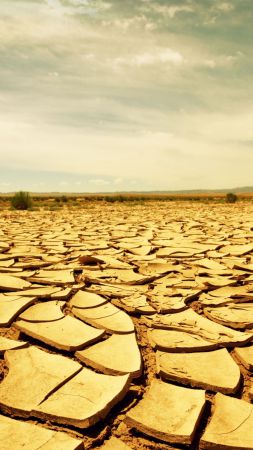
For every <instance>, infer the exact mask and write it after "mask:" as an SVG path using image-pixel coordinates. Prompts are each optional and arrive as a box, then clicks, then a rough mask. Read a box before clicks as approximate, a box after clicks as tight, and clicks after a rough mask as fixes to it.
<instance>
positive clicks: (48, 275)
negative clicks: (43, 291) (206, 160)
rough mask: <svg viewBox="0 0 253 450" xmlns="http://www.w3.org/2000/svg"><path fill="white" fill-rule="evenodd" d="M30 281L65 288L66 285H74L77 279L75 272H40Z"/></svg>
mask: <svg viewBox="0 0 253 450" xmlns="http://www.w3.org/2000/svg"><path fill="white" fill-rule="evenodd" d="M30 281H33V282H35V283H40V284H49V285H51V284H53V285H56V286H64V285H65V284H74V283H75V278H74V273H73V270H40V271H39V272H38V274H36V275H35V276H34V277H31V278H30ZM29 285H30V284H29Z"/></svg>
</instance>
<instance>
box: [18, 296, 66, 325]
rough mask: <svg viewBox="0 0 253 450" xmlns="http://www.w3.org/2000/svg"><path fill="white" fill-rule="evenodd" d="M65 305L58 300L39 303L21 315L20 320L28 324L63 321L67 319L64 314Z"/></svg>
mask: <svg viewBox="0 0 253 450" xmlns="http://www.w3.org/2000/svg"><path fill="white" fill-rule="evenodd" d="M64 305H65V302H63V301H58V300H54V301H49V302H42V303H37V304H36V305H33V306H31V307H30V308H28V309H26V310H25V311H24V312H23V313H22V314H20V315H19V319H22V320H25V321H27V322H52V321H55V320H59V319H63V318H64V317H65V316H64V314H63V312H62V308H63V306H64Z"/></svg>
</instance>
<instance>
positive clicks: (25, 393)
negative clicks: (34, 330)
mask: <svg viewBox="0 0 253 450" xmlns="http://www.w3.org/2000/svg"><path fill="white" fill-rule="evenodd" d="M4 358H5V361H6V363H7V366H8V368H9V372H8V375H7V376H6V377H5V378H4V380H3V381H2V383H1V384H0V409H1V410H2V411H4V412H5V413H9V414H17V415H20V416H23V417H28V416H29V415H30V413H31V410H32V409H33V408H35V407H36V406H37V405H39V404H40V403H41V402H42V401H43V400H44V399H45V397H46V396H47V395H48V394H49V393H50V392H53V391H54V390H55V389H56V388H58V387H59V386H60V385H61V384H62V383H64V382H66V381H67V380H68V379H70V378H71V377H73V376H74V375H75V374H76V373H77V372H78V371H80V370H81V366H80V364H78V363H77V362H75V361H72V360H71V359H68V358H65V357H64V356H60V355H52V354H49V353H46V352H44V351H42V350H39V349H38V348H36V347H28V348H24V349H18V350H8V351H6V352H5V355H4Z"/></svg>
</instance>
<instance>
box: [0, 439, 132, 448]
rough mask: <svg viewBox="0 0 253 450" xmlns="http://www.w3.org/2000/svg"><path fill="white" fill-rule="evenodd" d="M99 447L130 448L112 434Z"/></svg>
mask: <svg viewBox="0 0 253 450" xmlns="http://www.w3.org/2000/svg"><path fill="white" fill-rule="evenodd" d="M99 448H100V450H131V447H129V445H126V444H124V442H122V441H121V440H120V439H117V438H116V437H114V436H112V437H111V438H110V439H109V440H108V441H105V443H104V445H102V447H99ZM8 450H9V449H8Z"/></svg>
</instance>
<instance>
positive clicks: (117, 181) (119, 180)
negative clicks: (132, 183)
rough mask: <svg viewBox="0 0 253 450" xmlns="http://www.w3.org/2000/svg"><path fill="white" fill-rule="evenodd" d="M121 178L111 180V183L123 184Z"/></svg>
mask: <svg viewBox="0 0 253 450" xmlns="http://www.w3.org/2000/svg"><path fill="white" fill-rule="evenodd" d="M123 181H124V180H123V178H121V177H119V178H115V179H114V180H113V182H114V184H116V185H117V184H122V183H123Z"/></svg>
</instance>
